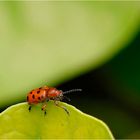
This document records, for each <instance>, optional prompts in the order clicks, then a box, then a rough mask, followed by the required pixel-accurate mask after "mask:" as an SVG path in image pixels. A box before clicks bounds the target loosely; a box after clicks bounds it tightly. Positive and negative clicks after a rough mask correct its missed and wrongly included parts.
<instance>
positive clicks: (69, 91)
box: [63, 89, 82, 94]
mask: <svg viewBox="0 0 140 140" xmlns="http://www.w3.org/2000/svg"><path fill="white" fill-rule="evenodd" d="M77 91H82V89H71V90H68V91H64V92H63V94H68V93H71V92H77Z"/></svg>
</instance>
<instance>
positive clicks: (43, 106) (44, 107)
mask: <svg viewBox="0 0 140 140" xmlns="http://www.w3.org/2000/svg"><path fill="white" fill-rule="evenodd" d="M46 106H47V104H46V103H45V104H43V105H42V108H41V110H42V111H44V115H46V113H47V112H46Z"/></svg>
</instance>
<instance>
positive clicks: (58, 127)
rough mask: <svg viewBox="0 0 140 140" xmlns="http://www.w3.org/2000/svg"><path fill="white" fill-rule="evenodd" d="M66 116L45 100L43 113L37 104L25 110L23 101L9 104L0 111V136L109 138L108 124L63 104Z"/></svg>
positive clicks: (15, 137)
mask: <svg viewBox="0 0 140 140" xmlns="http://www.w3.org/2000/svg"><path fill="white" fill-rule="evenodd" d="M60 104H61V105H63V106H65V107H66V108H67V109H68V110H69V112H70V115H68V114H66V112H65V111H64V110H63V109H61V108H58V107H56V106H55V105H54V104H53V102H52V101H50V102H48V106H47V115H46V116H44V114H43V112H42V111H41V105H37V106H33V108H32V110H31V112H29V111H28V105H27V103H20V104H17V105H14V106H11V107H9V108H8V109H6V110H5V111H4V112H2V113H1V114H0V138H1V139H9V138H13V139H17V138H20V139H22V138H24V139H44V138H54V139H57V138H60V139H62V138H67V139H72V138H74V139H76V138H78V139H82V138H83V139H84V138H86V139H90V138H92V139H93V138H96V139H113V136H112V134H111V132H110V130H109V129H108V127H107V126H106V125H105V124H104V123H103V122H102V121H100V120H98V119H96V118H94V117H91V116H89V115H87V114H84V113H83V112H81V111H79V110H78V109H76V108H75V107H73V106H71V105H68V104H66V103H62V102H61V103H60Z"/></svg>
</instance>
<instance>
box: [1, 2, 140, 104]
mask: <svg viewBox="0 0 140 140" xmlns="http://www.w3.org/2000/svg"><path fill="white" fill-rule="evenodd" d="M0 19H1V22H0V31H1V37H0V38H1V42H0V64H1V70H0V77H1V78H0V85H1V88H0V93H1V94H0V106H5V105H7V104H10V103H13V102H16V101H17V100H18V101H19V100H20V99H21V100H23V99H24V98H25V94H26V93H27V92H28V91H29V90H31V89H33V88H35V87H39V86H42V85H46V84H47V85H51V86H52V85H56V84H58V83H59V84H60V83H61V82H63V81H66V80H68V79H71V78H73V77H75V76H77V75H80V74H82V73H84V72H86V71H88V70H90V69H93V68H96V67H97V66H99V65H101V64H103V63H104V62H106V61H107V60H109V59H110V58H112V56H114V55H115V54H116V53H117V52H118V51H119V50H121V49H122V48H123V47H124V46H125V44H126V43H128V42H129V41H130V40H131V39H132V38H133V36H134V35H135V33H136V32H137V29H138V26H139V25H138V23H139V4H138V3H137V2H134V3H132V2H45V1H43V2H40V1H32V2H31V1H30V2H23V1H22V2H1V4H0ZM19 93H21V94H20V95H19Z"/></svg>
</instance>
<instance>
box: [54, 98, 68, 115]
mask: <svg viewBox="0 0 140 140" xmlns="http://www.w3.org/2000/svg"><path fill="white" fill-rule="evenodd" d="M54 103H55V105H56V106H58V107H60V108H62V109H64V110H65V111H66V113H67V114H68V115H70V113H69V111H68V110H67V109H66V107H64V106H61V105H60V104H59V102H58V101H57V100H54Z"/></svg>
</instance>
